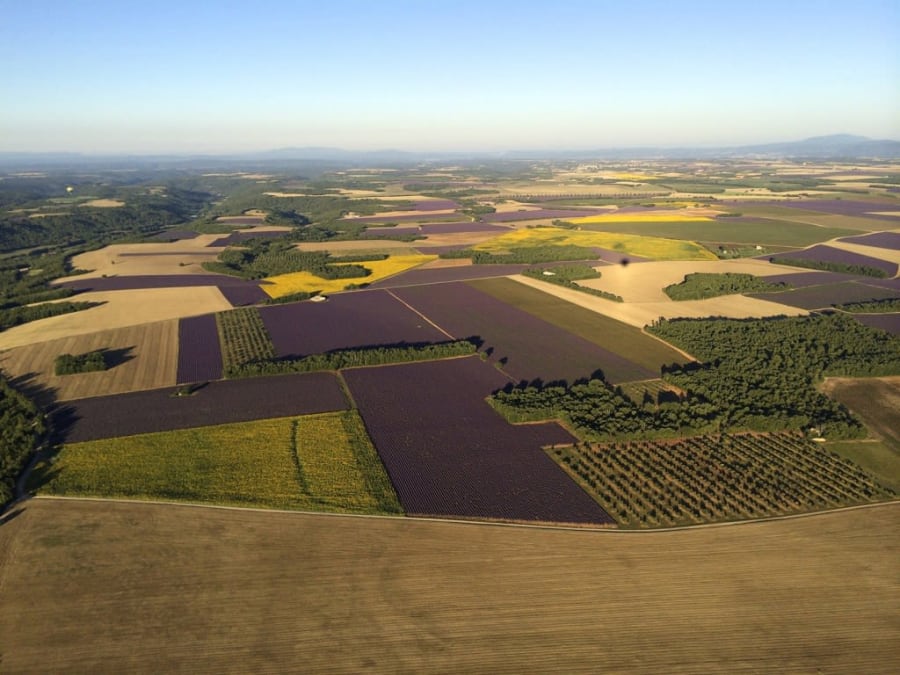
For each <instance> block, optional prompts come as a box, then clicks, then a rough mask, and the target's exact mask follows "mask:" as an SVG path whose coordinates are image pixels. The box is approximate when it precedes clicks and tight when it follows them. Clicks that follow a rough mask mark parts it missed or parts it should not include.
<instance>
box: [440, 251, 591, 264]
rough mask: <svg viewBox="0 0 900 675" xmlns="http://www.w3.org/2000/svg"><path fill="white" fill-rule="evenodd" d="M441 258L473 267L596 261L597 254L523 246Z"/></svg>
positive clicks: (456, 252)
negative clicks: (464, 260)
mask: <svg viewBox="0 0 900 675" xmlns="http://www.w3.org/2000/svg"><path fill="white" fill-rule="evenodd" d="M440 257H441V258H471V259H472V263H473V264H475V265H509V264H519V265H521V264H524V265H534V264H537V263H546V262H557V261H569V260H596V259H597V252H596V251H595V250H594V249H592V248H588V247H586V246H523V247H521V248H514V249H512V250H510V251H509V252H507V253H490V252H488V251H478V250H476V249H471V248H466V249H459V250H457V251H447V252H446V253H442V254H441V256H440Z"/></svg>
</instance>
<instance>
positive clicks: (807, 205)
mask: <svg viewBox="0 0 900 675" xmlns="http://www.w3.org/2000/svg"><path fill="white" fill-rule="evenodd" d="M771 205H773V206H787V207H790V208H795V209H803V210H806V211H821V212H822V213H833V214H836V215H840V216H856V217H862V218H875V219H879V220H894V221H900V216H884V215H875V214H874V213H872V212H873V211H896V210H897V204H896V202H862V201H853V200H849V199H804V200H785V201H779V202H771Z"/></svg>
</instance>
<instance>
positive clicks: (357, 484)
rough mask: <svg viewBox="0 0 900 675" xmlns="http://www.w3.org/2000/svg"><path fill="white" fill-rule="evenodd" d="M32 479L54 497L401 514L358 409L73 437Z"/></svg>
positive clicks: (35, 484) (44, 492)
mask: <svg viewBox="0 0 900 675" xmlns="http://www.w3.org/2000/svg"><path fill="white" fill-rule="evenodd" d="M32 483H33V485H32V487H33V488H34V489H36V490H37V492H38V493H39V494H47V495H66V496H98V497H124V498H135V499H153V500H157V499H158V500H173V501H189V502H206V503H214V504H229V505H240V506H256V507H270V508H288V509H304V510H327V511H348V512H363V513H399V512H400V506H399V503H398V502H397V498H396V496H395V494H394V492H393V488H392V487H391V485H390V482H389V480H388V478H387V475H386V474H385V472H384V468H383V467H382V465H381V460H380V459H379V457H378V455H377V454H376V452H375V450H374V448H373V447H372V445H371V443H370V442H369V439H368V436H367V435H366V432H365V429H364V427H363V426H362V421H361V420H360V419H359V416H358V415H357V413H355V412H353V411H345V412H338V413H326V414H321V415H308V416H302V417H296V418H278V419H270V420H262V421H258V422H247V423H240V424H225V425H221V426H214V427H200V428H195V429H185V430H179V431H166V432H159V433H151V434H141V435H137V436H128V437H125V438H113V439H106V440H99V441H90V442H85V443H73V444H71V445H66V446H64V447H63V448H62V450H61V451H60V452H59V454H58V455H57V456H56V458H55V461H53V462H52V463H44V464H42V465H39V466H38V468H37V470H36V471H35V473H34V474H33V475H32Z"/></svg>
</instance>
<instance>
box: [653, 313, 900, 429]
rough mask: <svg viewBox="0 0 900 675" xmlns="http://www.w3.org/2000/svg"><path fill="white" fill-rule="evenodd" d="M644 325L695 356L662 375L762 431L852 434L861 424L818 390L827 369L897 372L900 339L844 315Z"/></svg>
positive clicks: (737, 424) (731, 422) (727, 419)
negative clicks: (808, 429)
mask: <svg viewBox="0 0 900 675" xmlns="http://www.w3.org/2000/svg"><path fill="white" fill-rule="evenodd" d="M648 330H649V332H651V333H653V334H654V335H657V336H659V337H661V338H663V339H664V340H667V341H669V342H671V343H673V344H675V345H677V346H679V347H681V348H682V349H684V350H686V351H688V352H689V353H691V354H693V355H694V356H696V357H697V358H699V359H700V360H701V361H702V363H700V364H697V363H690V364H687V365H684V366H679V365H674V366H671V367H669V368H667V369H666V372H665V379H667V380H668V381H670V382H672V383H673V384H675V385H677V386H679V387H681V388H682V389H685V390H686V391H688V392H690V393H691V394H693V395H695V396H699V397H702V398H704V399H706V400H708V401H714V402H715V403H716V404H717V405H718V406H719V407H720V408H721V410H722V418H723V424H724V425H725V426H728V427H731V428H747V429H756V430H761V431H770V430H778V429H799V428H805V427H810V426H811V427H816V428H819V429H820V430H822V431H823V433H826V434H827V435H828V436H829V437H832V438H848V437H851V438H852V437H858V436H860V435H862V434H863V428H862V426H861V425H860V423H859V422H858V421H857V420H856V419H855V418H854V417H853V416H852V415H850V413H849V411H848V410H847V409H846V408H845V407H844V406H842V405H841V404H839V403H837V402H836V401H833V400H832V399H830V398H828V397H827V396H825V395H823V394H821V393H819V392H817V391H816V390H815V388H814V384H815V382H816V381H817V380H819V379H820V378H822V377H825V376H848V377H865V376H878V375H897V374H900V338H897V337H896V336H893V335H890V334H889V333H886V332H885V331H880V330H876V329H873V328H870V327H868V326H864V325H863V324H861V323H859V322H858V321H855V320H854V319H853V318H851V317H849V316H847V315H843V314H838V313H835V314H827V315H824V314H820V315H812V316H808V317H790V318H783V317H780V318H774V319H672V320H660V321H658V322H656V323H654V324H653V325H652V326H650V327H648Z"/></svg>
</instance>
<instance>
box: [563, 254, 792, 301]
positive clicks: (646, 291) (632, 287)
mask: <svg viewBox="0 0 900 675" xmlns="http://www.w3.org/2000/svg"><path fill="white" fill-rule="evenodd" d="M788 269H790V268H788V267H785V266H784V265H772V264H771V263H769V262H767V261H762V260H753V259H752V258H749V259H748V258H740V259H734V260H709V261H706V260H696V261H677V260H669V261H665V262H644V263H641V264H640V265H611V266H609V267H603V268H602V269H601V270H600V271H601V273H602V276H601V277H600V278H599V279H587V280H584V281H581V282H579V283H580V284H581V285H582V286H586V287H588V288H596V289H598V290H602V291H607V292H608V293H613V294H614V295H618V296H620V297H621V298H622V299H623V300H625V302H666V301H670V298H669V296H667V295H666V294H665V293H664V292H663V289H664V288H665V287H666V286H669V285H671V284H677V283H681V282H682V281H684V277H685V275H687V274H692V273H696V272H702V273H705V274H727V273H729V272H731V273H736V274H752V275H754V276H759V277H763V278H765V279H766V281H771V276H770V275H783V274H784V272H785V271H786V270H788ZM785 281H786V283H791V282H790V277H786V278H785Z"/></svg>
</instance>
